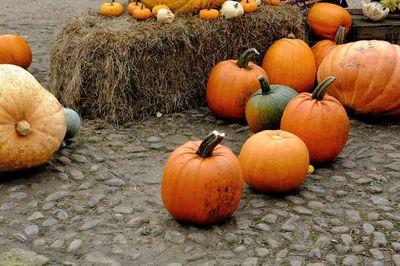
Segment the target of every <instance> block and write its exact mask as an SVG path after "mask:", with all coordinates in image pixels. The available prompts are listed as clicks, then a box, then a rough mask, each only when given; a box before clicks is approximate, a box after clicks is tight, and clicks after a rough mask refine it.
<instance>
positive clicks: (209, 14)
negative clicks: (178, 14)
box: [199, 8, 219, 20]
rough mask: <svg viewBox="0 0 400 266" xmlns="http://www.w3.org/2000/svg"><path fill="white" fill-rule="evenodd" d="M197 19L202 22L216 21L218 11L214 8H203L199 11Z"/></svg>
mask: <svg viewBox="0 0 400 266" xmlns="http://www.w3.org/2000/svg"><path fill="white" fill-rule="evenodd" d="M199 17H200V18H201V19H204V20H216V19H218V17H219V11H218V10H217V9H214V8H209V9H207V8H205V9H202V10H200V12H199Z"/></svg>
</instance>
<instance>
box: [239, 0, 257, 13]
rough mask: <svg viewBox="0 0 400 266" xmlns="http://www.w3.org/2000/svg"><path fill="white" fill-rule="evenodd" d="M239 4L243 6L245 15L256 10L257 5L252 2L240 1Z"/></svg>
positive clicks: (252, 0)
mask: <svg viewBox="0 0 400 266" xmlns="http://www.w3.org/2000/svg"><path fill="white" fill-rule="evenodd" d="M240 4H241V5H242V6H243V10H244V12H245V13H252V12H254V11H256V10H257V8H258V5H257V3H256V1H254V0H242V1H240Z"/></svg>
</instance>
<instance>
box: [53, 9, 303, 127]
mask: <svg viewBox="0 0 400 266" xmlns="http://www.w3.org/2000/svg"><path fill="white" fill-rule="evenodd" d="M303 22H304V21H303V16H302V15H301V13H300V12H299V11H298V9H296V8H293V7H289V6H283V7H270V6H266V5H264V6H263V7H261V8H260V9H259V10H258V11H257V12H256V13H254V14H251V15H246V16H244V17H243V18H241V19H238V20H224V19H222V18H220V19H219V20H217V21H212V22H210V21H204V20H201V19H199V18H198V17H197V16H192V15H178V16H177V17H176V20H175V21H174V22H173V23H171V24H167V25H161V24H159V23H157V22H156V21H146V22H138V21H135V20H134V19H132V18H131V17H129V16H122V17H119V18H106V17H101V16H97V15H87V16H84V17H80V18H76V19H74V20H73V21H71V22H70V23H68V24H67V25H65V26H64V27H63V29H62V30H61V32H60V33H59V34H58V36H57V38H56V41H55V44H54V46H53V48H52V51H51V58H50V60H51V66H50V81H49V89H50V90H51V91H52V93H54V94H55V95H56V97H57V98H58V99H59V100H60V101H61V102H62V103H63V104H64V105H65V106H66V107H69V108H73V109H75V110H77V111H79V113H80V114H81V115H82V116H83V117H86V118H91V119H97V118H100V119H104V120H106V121H108V122H111V123H114V124H118V123H123V122H127V121H130V120H134V119H142V118H145V117H146V116H149V115H153V114H155V113H156V112H161V113H170V112H177V111H182V110H184V109H189V108H196V107H197V106H199V105H203V104H205V88H206V83H207V79H208V75H209V73H210V71H211V68H212V67H213V66H214V65H215V64H217V63H218V62H220V61H222V60H226V59H232V58H238V56H239V55H240V54H241V53H242V52H243V51H245V50H246V49H247V48H250V47H255V48H256V49H258V50H259V51H260V52H261V53H262V54H264V52H265V51H266V49H267V47H268V46H269V45H270V44H271V43H272V42H273V41H274V40H277V39H279V38H282V37H285V36H287V35H288V34H289V33H290V32H293V33H294V34H295V35H296V36H297V37H299V38H304V27H303V25H304V24H303ZM261 60H262V56H259V57H258V58H257V61H256V62H257V63H260V62H261Z"/></svg>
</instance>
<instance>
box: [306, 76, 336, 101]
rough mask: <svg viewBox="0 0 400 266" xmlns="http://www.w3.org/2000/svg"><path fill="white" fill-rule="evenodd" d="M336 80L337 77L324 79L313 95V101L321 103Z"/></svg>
mask: <svg viewBox="0 0 400 266" xmlns="http://www.w3.org/2000/svg"><path fill="white" fill-rule="evenodd" d="M335 80H336V78H335V77H333V76H329V77H327V78H326V79H324V80H323V81H322V82H321V83H320V84H318V86H317V87H316V88H315V90H314V92H313V93H312V96H311V98H312V99H313V100H317V101H321V100H322V99H324V96H325V93H326V91H327V90H328V88H329V86H330V85H331V84H332V83H333V82H334V81H335Z"/></svg>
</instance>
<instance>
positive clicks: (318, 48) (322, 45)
mask: <svg viewBox="0 0 400 266" xmlns="http://www.w3.org/2000/svg"><path fill="white" fill-rule="evenodd" d="M344 35H345V28H344V27H342V26H340V27H339V29H338V31H337V33H336V36H335V41H331V40H322V41H318V42H317V43H316V44H314V45H313V46H312V47H311V50H312V52H313V54H314V58H315V65H316V66H317V68H318V67H319V65H320V64H321V62H322V60H324V58H325V57H326V56H327V55H328V54H329V52H330V51H332V50H333V49H334V48H335V47H336V46H338V45H340V44H343V42H344Z"/></svg>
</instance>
